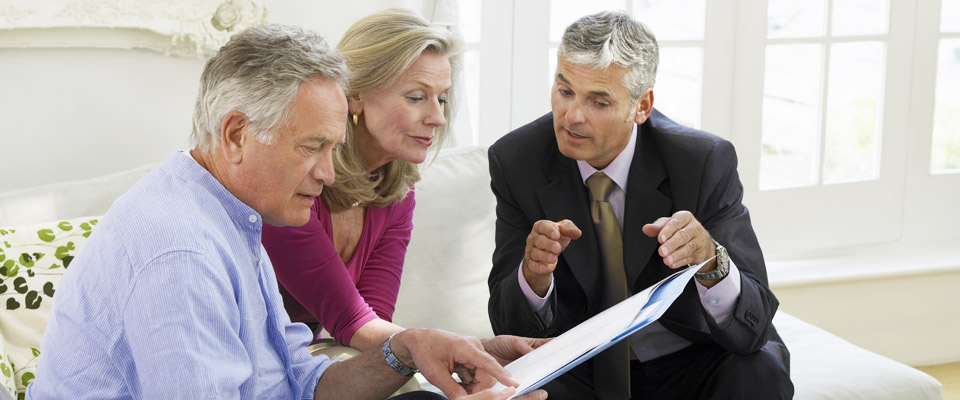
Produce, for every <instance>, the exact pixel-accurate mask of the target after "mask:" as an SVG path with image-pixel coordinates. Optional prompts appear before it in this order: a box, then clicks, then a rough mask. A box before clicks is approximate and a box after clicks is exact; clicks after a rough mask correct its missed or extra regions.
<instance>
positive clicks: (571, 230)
mask: <svg viewBox="0 0 960 400" xmlns="http://www.w3.org/2000/svg"><path fill="white" fill-rule="evenodd" d="M556 225H557V230H558V231H559V232H560V234H561V235H563V236H564V237H566V238H569V239H577V238H579V237H580V235H583V232H582V231H581V230H580V228H578V227H577V224H574V223H573V221H571V220H569V219H565V220H563V221H560V222H557V224H556Z"/></svg>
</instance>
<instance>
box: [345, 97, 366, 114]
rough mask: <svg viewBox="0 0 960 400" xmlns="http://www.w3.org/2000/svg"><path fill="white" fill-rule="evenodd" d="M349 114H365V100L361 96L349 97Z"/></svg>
mask: <svg viewBox="0 0 960 400" xmlns="http://www.w3.org/2000/svg"><path fill="white" fill-rule="evenodd" d="M347 112H348V113H349V114H350V115H351V116H352V115H353V114H363V99H362V98H361V97H360V94H359V93H358V94H354V95H350V96H347Z"/></svg>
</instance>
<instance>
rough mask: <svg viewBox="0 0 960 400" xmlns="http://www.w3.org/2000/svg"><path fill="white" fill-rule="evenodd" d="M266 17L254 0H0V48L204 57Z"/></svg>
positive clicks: (257, 2)
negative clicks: (141, 51)
mask: <svg viewBox="0 0 960 400" xmlns="http://www.w3.org/2000/svg"><path fill="white" fill-rule="evenodd" d="M266 17H267V10H266V8H265V7H264V6H263V4H262V3H261V2H260V1H258V0H179V1H178V0H44V1H36V0H0V48H3V47H5V48H29V47H106V48H127V49H132V48H145V49H150V50H155V51H159V52H162V53H163V54H166V55H175V56H181V57H197V58H205V57H207V56H209V55H211V54H213V52H215V51H216V50H217V49H219V48H220V46H222V45H223V44H224V43H226V42H227V40H228V39H230V36H231V35H233V34H234V33H236V32H238V31H241V30H243V29H245V28H247V27H250V26H256V25H261V24H264V23H265V22H266Z"/></svg>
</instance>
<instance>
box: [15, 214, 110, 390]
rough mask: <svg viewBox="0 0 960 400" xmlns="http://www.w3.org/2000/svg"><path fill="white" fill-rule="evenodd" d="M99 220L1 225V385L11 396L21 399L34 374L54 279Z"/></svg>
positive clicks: (50, 305)
mask: <svg viewBox="0 0 960 400" xmlns="http://www.w3.org/2000/svg"><path fill="white" fill-rule="evenodd" d="M98 220H99V218H98V217H84V218H75V219H71V220H65V221H54V222H47V223H42V224H37V225H31V226H25V227H3V226H0V356H2V357H3V358H2V359H0V385H2V386H3V387H5V388H6V389H7V390H11V393H12V394H13V398H17V399H22V398H23V397H24V396H25V393H26V389H27V385H29V384H30V382H32V381H33V379H34V377H35V376H36V372H37V360H38V359H39V357H40V350H39V349H40V341H41V339H42V338H43V332H44V330H46V328H47V318H48V317H49V315H50V310H51V308H52V307H53V301H54V294H55V293H56V288H57V285H58V284H59V283H60V278H61V277H62V276H63V273H64V272H65V271H66V269H67V268H69V267H70V263H71V262H72V261H73V259H74V257H76V255H77V254H78V252H79V251H80V248H81V247H82V245H83V244H84V243H85V242H86V241H87V238H89V237H90V235H91V234H92V233H93V231H94V228H95V227H96V225H97V222H98ZM4 351H5V352H4Z"/></svg>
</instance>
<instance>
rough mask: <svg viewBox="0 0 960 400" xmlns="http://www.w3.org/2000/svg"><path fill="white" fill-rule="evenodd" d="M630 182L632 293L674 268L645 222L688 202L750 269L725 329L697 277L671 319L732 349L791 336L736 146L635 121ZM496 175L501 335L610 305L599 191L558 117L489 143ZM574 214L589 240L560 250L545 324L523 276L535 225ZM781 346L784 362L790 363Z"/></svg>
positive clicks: (558, 328) (627, 236)
mask: <svg viewBox="0 0 960 400" xmlns="http://www.w3.org/2000/svg"><path fill="white" fill-rule="evenodd" d="M636 146H637V147H636V151H635V153H634V157H633V162H632V164H631V166H630V173H629V177H628V183H627V193H626V200H625V201H626V204H625V210H624V222H623V258H624V263H623V264H624V266H625V268H626V275H627V282H628V284H629V285H630V286H631V290H632V293H636V292H639V291H641V290H643V289H645V288H646V287H648V286H650V285H652V284H654V283H656V282H657V281H660V280H661V279H663V278H664V277H666V276H667V275H669V274H671V273H673V272H675V271H674V270H671V269H670V268H668V267H667V266H666V265H664V264H663V259H662V258H661V257H660V256H659V255H658V254H657V252H656V249H657V247H658V246H659V244H658V242H657V240H656V239H655V238H650V237H647V236H646V235H644V234H643V232H642V231H641V227H643V225H644V224H647V223H651V222H653V221H655V220H656V219H657V218H659V217H668V216H670V215H672V214H673V213H675V212H677V211H680V210H688V211H690V212H692V213H693V215H694V216H695V217H696V218H697V220H699V221H700V223H702V224H703V226H704V227H705V228H706V229H707V230H708V231H709V232H710V234H711V235H712V236H713V237H714V239H716V240H717V242H719V243H720V244H722V245H724V246H725V247H726V248H727V249H728V250H729V254H730V258H731V259H732V260H733V261H734V262H735V263H736V266H737V268H738V269H739V270H740V273H741V275H740V276H741V293H740V297H739V299H738V300H737V304H736V306H735V307H734V314H733V316H732V318H731V319H730V320H729V321H728V323H727V326H723V327H721V326H718V325H717V324H716V323H715V322H714V320H713V317H712V316H710V314H709V313H708V312H707V311H706V310H704V308H703V306H702V305H701V304H700V298H699V295H698V294H697V289H696V286H695V284H694V283H693V281H691V282H690V283H689V284H688V285H687V286H686V288H685V289H684V291H683V293H682V294H681V296H680V298H678V299H677V301H676V302H675V303H674V304H673V305H672V306H671V307H670V309H669V310H667V312H666V313H665V314H664V315H663V317H661V318H660V320H659V321H660V322H661V323H662V324H663V326H664V327H666V328H667V329H669V330H670V331H672V332H674V333H676V334H677V335H679V336H681V337H683V338H686V339H687V340H690V341H691V342H693V343H716V344H717V345H720V346H722V347H724V348H726V349H728V350H730V351H732V352H734V353H738V354H746V353H750V352H754V351H757V350H759V349H760V348H761V347H763V346H764V344H765V343H766V342H767V341H768V340H774V341H776V342H780V343H781V344H782V340H781V339H780V337H779V336H778V335H777V333H776V330H775V329H774V327H773V324H772V322H771V320H772V318H773V315H774V313H775V312H776V310H777V306H778V304H779V303H778V302H777V299H776V298H775V297H774V295H773V293H771V292H770V288H769V286H768V284H767V273H766V267H765V266H764V261H763V254H762V253H761V251H760V245H759V244H758V243H757V238H756V235H755V234H754V232H753V228H752V226H751V225H750V215H749V213H748V211H747V208H746V207H744V206H743V205H742V204H741V199H742V197H743V186H742V185H741V184H740V179H739V177H738V175H737V157H736V152H735V150H734V148H733V145H732V144H731V143H730V142H728V141H726V140H724V139H722V138H720V137H718V136H715V135H712V134H709V133H706V132H703V131H698V130H695V129H691V128H687V127H684V126H681V125H678V124H677V123H675V122H673V121H672V120H670V119H669V118H667V117H666V116H664V115H663V114H661V113H660V112H659V111H657V110H654V111H653V113H652V114H651V116H650V118H648V119H647V121H646V122H644V123H643V124H642V125H639V126H638V131H637V144H636ZM489 156H490V157H489V158H490V177H491V187H492V189H493V193H494V194H495V195H496V197H497V230H496V243H497V247H496V250H495V251H494V254H493V269H492V271H491V273H490V277H489V280H488V284H489V286H490V302H489V313H490V321H491V323H492V324H493V330H494V332H496V333H497V334H513V335H521V336H530V337H551V336H556V335H558V334H561V333H563V332H565V331H566V330H568V329H570V328H572V327H573V326H575V325H577V324H579V323H580V322H583V321H584V320H586V319H587V318H590V317H592V316H593V315H595V314H597V313H598V312H600V311H602V310H601V306H600V290H601V285H602V279H601V278H602V277H601V276H600V271H601V270H602V269H601V268H600V267H599V265H601V255H600V250H599V244H598V241H597V235H596V233H595V230H594V227H593V223H592V221H591V219H590V203H589V199H590V195H589V192H588V189H587V187H586V186H585V185H584V184H583V181H582V180H581V178H580V172H579V170H578V168H577V164H576V161H575V160H573V159H571V158H567V157H566V156H564V155H563V154H561V153H560V151H559V149H558V148H557V140H556V137H555V135H554V129H553V116H552V114H546V115H544V116H543V117H540V118H539V119H537V120H535V121H533V122H531V123H529V124H527V125H524V126H523V127H520V128H519V129H517V130H515V131H513V132H510V133H509V134H507V135H506V136H504V137H503V138H501V139H500V140H498V141H497V142H496V143H495V144H494V145H493V146H491V147H490V150H489ZM541 219H548V220H552V221H559V220H562V219H570V220H572V221H573V222H574V223H575V224H576V225H577V226H578V227H579V228H580V229H581V230H582V231H583V236H581V237H580V238H579V239H577V240H574V241H572V242H571V243H570V245H569V246H568V247H567V248H566V250H565V251H564V252H563V253H562V254H561V255H560V260H559V262H558V264H557V268H556V270H555V271H554V282H555V288H554V290H555V291H556V299H557V302H556V303H555V305H551V306H552V307H555V308H554V316H555V317H554V318H553V322H552V323H551V324H549V325H547V324H545V323H544V322H543V321H541V319H540V318H539V317H538V316H537V315H536V313H535V312H534V311H533V310H531V308H530V307H529V306H528V305H527V301H526V299H525V297H524V295H523V292H521V290H520V285H519V283H518V282H517V268H519V266H520V263H521V261H522V260H523V255H524V247H525V245H526V238H527V235H529V234H530V230H531V228H532V227H533V223H534V222H536V221H538V220H541ZM787 357H789V355H788V354H786V353H785V352H784V354H782V358H784V360H783V361H784V365H789V364H787V363H788V362H789V361H788V360H786V358H787Z"/></svg>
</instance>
